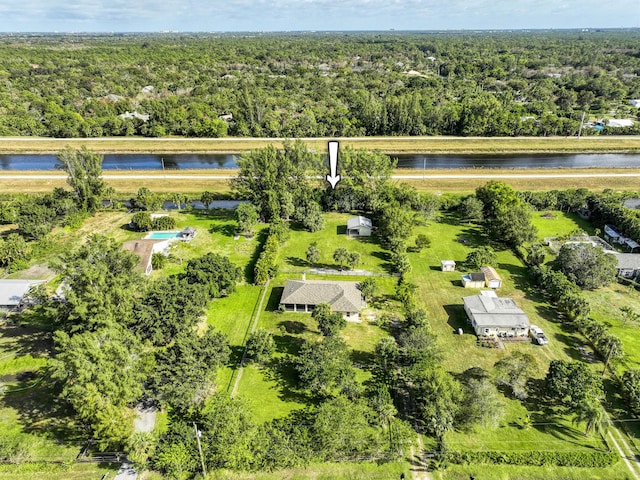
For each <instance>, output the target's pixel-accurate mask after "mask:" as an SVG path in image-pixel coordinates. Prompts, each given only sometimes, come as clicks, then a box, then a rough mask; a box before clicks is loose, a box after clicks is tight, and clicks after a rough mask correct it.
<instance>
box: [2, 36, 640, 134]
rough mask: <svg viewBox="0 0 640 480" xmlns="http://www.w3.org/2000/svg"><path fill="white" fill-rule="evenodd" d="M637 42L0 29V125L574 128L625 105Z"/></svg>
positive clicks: (39, 129)
mask: <svg viewBox="0 0 640 480" xmlns="http://www.w3.org/2000/svg"><path fill="white" fill-rule="evenodd" d="M639 44H640V36H639V35H638V33H637V32H632V31H618V32H616V31H608V32H554V33H551V32H538V33H525V32H521V33H507V32H504V33H448V34H443V33H438V34H432V33H421V34H408V33H403V34H400V33H385V34H380V33H369V34H365V33H358V34H355V33H354V34H338V33H336V34H330V35H327V34H322V35H320V34H318V35H313V34H306V35H302V34H290V35H285V34H278V35H259V36H249V35H246V36H243V35H220V34H217V35H206V34H199V35H198V34H190V35H189V34H181V35H143V36H142V35H141V36H107V35H104V36H97V35H96V36H90V35H87V36H78V35H74V36H61V35H58V36H3V37H0V64H1V65H2V68H1V69H0V85H2V88H1V89H0V111H2V113H3V115H2V116H1V117H0V135H3V136H10V135H45V136H52V137H100V136H126V135H145V136H163V135H185V136H194V137H221V136H225V135H233V136H268V137H289V138H293V137H307V136H354V135H483V136H485V135H486V136H491V135H507V136H511V135H541V136H542V135H574V134H576V132H577V131H578V127H579V122H580V119H581V116H582V112H587V113H588V114H590V116H591V117H593V118H598V117H600V118H601V117H602V116H603V115H605V114H608V112H610V111H614V112H615V114H616V115H618V116H622V117H625V118H626V117H628V116H634V117H635V116H637V111H636V109H635V108H633V107H631V106H630V105H628V99H630V98H640V82H639V80H638V78H639V76H638V75H639V72H640V59H639V58H638V55H637V50H638V45H639ZM127 112H129V114H127ZM147 115H148V117H147ZM589 132H591V131H587V132H583V133H589ZM611 132H615V133H634V132H635V133H637V127H636V128H630V129H613V128H611V129H608V128H605V130H604V132H602V133H604V134H606V133H611Z"/></svg>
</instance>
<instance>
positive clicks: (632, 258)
mask: <svg viewBox="0 0 640 480" xmlns="http://www.w3.org/2000/svg"><path fill="white" fill-rule="evenodd" d="M605 252H606V253H611V254H613V255H615V257H616V258H617V259H618V268H624V269H633V270H640V253H618V252H612V251H609V250H605Z"/></svg>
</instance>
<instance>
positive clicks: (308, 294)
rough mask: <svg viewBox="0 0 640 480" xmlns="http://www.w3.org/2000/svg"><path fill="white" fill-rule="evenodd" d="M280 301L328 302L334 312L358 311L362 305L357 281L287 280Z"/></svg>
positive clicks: (307, 303)
mask: <svg viewBox="0 0 640 480" xmlns="http://www.w3.org/2000/svg"><path fill="white" fill-rule="evenodd" d="M280 303H283V304H293V303H296V304H299V305H302V304H304V305H318V304H319V303H328V304H329V305H331V309H332V310H333V311H334V312H350V313H351V312H359V311H360V310H361V309H362V308H363V307H364V302H363V301H362V294H361V293H360V290H358V283H357V282H330V281H325V280H287V282H286V283H285V286H284V291H283V292H282V297H280Z"/></svg>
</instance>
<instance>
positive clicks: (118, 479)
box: [114, 405, 157, 480]
mask: <svg viewBox="0 0 640 480" xmlns="http://www.w3.org/2000/svg"><path fill="white" fill-rule="evenodd" d="M156 412H157V411H156V408H155V407H153V406H145V405H138V406H137V407H136V418H135V420H134V421H133V431H134V432H135V433H139V432H149V433H150V432H152V431H153V427H155V425H156ZM136 478H138V472H137V471H136V469H135V467H134V466H133V463H131V462H130V461H129V460H126V459H125V461H124V462H123V463H122V465H121V466H120V470H118V473H117V474H116V476H115V478H114V480H136Z"/></svg>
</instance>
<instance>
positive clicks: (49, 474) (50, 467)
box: [0, 463, 120, 480]
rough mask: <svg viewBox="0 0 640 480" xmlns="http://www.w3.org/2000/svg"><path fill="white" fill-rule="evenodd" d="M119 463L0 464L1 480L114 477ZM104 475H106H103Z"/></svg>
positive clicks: (70, 479) (71, 479)
mask: <svg viewBox="0 0 640 480" xmlns="http://www.w3.org/2000/svg"><path fill="white" fill-rule="evenodd" d="M119 468H120V465H108V466H105V465H102V464H93V463H75V464H62V463H58V464H51V463H26V464H23V465H7V464H0V478H2V480H86V479H96V480H100V479H101V478H114V477H115V475H116V473H117V472H118V469H119ZM105 475H107V476H106V477H105Z"/></svg>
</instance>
